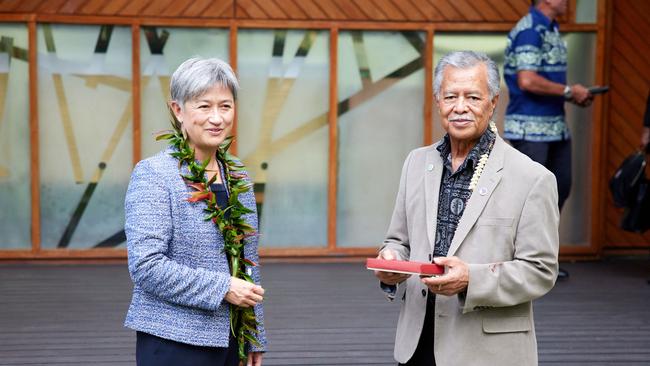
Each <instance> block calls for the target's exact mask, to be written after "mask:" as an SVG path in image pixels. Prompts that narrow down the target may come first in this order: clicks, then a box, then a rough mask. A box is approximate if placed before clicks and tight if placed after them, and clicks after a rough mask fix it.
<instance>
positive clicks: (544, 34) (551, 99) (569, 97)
mask: <svg viewBox="0 0 650 366" xmlns="http://www.w3.org/2000/svg"><path fill="white" fill-rule="evenodd" d="M566 9H567V0H532V6H531V7H530V11H529V12H528V14H526V16H524V17H523V18H521V19H520V20H519V22H518V23H517V24H516V25H515V27H514V28H513V29H512V30H511V31H510V34H509V35H508V40H507V45H506V50H505V62H504V67H503V75H504V79H505V81H506V85H507V86H508V91H509V97H510V101H509V102H508V108H507V110H506V116H505V121H504V127H505V128H504V130H505V131H504V134H503V137H504V138H506V139H507V140H509V141H510V144H511V145H512V146H513V147H515V148H516V149H517V150H519V151H521V152H523V153H524V154H526V155H528V156H529V157H530V158H531V159H533V160H535V161H537V162H538V163H540V164H542V165H544V166H545V167H546V168H548V169H549V170H550V171H551V172H553V174H555V178H556V179H557V186H558V206H559V208H560V210H562V206H563V205H564V202H565V201H566V199H567V198H568V197H569V192H570V191H571V137H570V134H569V128H568V126H567V124H566V121H565V115H564V103H565V102H566V101H568V102H571V103H574V104H576V105H579V106H581V107H586V106H589V105H590V104H591V101H592V100H593V95H591V93H589V90H588V89H587V88H586V87H584V86H583V85H580V84H574V85H568V84H567V78H566V72H567V47H566V43H565V41H564V40H563V39H562V37H561V35H560V31H559V27H558V24H557V21H556V18H557V17H558V16H561V15H562V14H564V13H565V12H566ZM567 276H568V273H567V272H566V271H564V270H562V269H560V277H567Z"/></svg>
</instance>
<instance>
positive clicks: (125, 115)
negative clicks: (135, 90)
mask: <svg viewBox="0 0 650 366" xmlns="http://www.w3.org/2000/svg"><path fill="white" fill-rule="evenodd" d="M132 108H133V98H131V99H129V103H128V104H127V105H126V107H125V108H124V111H123V112H122V116H121V117H120V120H119V121H118V122H117V124H116V125H115V130H113V135H111V138H110V139H109V140H108V145H106V149H104V153H103V154H102V159H101V161H100V164H102V163H104V164H108V162H109V161H110V160H111V157H113V153H115V149H116V148H117V144H119V142H120V139H121V138H122V136H123V135H124V131H126V127H127V126H128V125H129V121H130V120H131V116H132V115H133V113H132ZM103 171H104V169H102V168H100V167H99V166H98V167H97V168H96V169H95V174H93V177H92V179H91V183H97V182H99V180H100V179H101V177H102V173H103Z"/></svg>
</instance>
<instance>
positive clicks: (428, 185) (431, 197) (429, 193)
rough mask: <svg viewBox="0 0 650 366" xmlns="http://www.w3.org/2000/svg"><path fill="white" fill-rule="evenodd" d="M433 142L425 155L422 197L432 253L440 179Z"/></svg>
mask: <svg viewBox="0 0 650 366" xmlns="http://www.w3.org/2000/svg"><path fill="white" fill-rule="evenodd" d="M437 146H438V144H435V145H434V146H433V148H432V149H429V151H428V152H427V155H426V163H425V166H424V169H425V172H424V199H425V209H426V213H427V215H426V223H425V225H426V227H427V236H428V238H429V253H433V247H434V245H435V243H436V221H437V220H436V217H437V216H438V196H439V195H440V179H442V169H443V166H442V160H441V158H440V152H439V151H438V150H437V149H436V147H437Z"/></svg>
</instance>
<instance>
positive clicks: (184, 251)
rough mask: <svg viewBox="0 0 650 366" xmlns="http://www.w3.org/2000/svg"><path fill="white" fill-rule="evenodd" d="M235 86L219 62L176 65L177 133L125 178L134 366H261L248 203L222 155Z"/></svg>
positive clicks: (251, 202)
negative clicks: (133, 331)
mask: <svg viewBox="0 0 650 366" xmlns="http://www.w3.org/2000/svg"><path fill="white" fill-rule="evenodd" d="M238 88H239V85H238V82H237V78H236V77H235V75H234V73H233V71H232V69H231V68H230V66H229V65H228V64H226V63H225V62H223V61H221V60H218V59H199V58H193V59H189V60H187V61H185V62H184V63H183V64H181V65H180V66H179V67H178V69H177V70H176V71H175V72H174V74H173V75H172V79H171V85H170V89H171V98H172V100H171V102H170V104H169V106H170V109H171V111H172V118H173V124H174V131H169V132H170V133H167V134H164V135H161V136H159V139H165V140H168V141H169V143H170V145H171V146H170V147H168V148H167V149H166V150H164V151H162V152H160V153H158V154H157V155H155V156H153V157H151V158H148V159H145V160H143V161H141V162H139V163H138V164H137V165H136V167H135V169H134V171H133V174H132V176H131V181H130V183H129V188H128V191H127V195H126V202H125V208H126V224H125V231H126V236H127V247H128V257H129V272H130V274H131V278H132V279H133V283H134V288H133V299H132V301H131V306H130V307H129V311H128V314H127V316H126V322H125V325H126V326H127V327H129V328H132V329H134V330H136V332H137V343H136V360H137V364H138V365H157V366H160V365H174V366H177V365H192V366H200V365H238V364H239V361H240V359H241V360H242V361H247V365H255V366H258V365H261V364H262V352H263V351H265V346H266V336H265V332H264V326H263V312H262V305H261V301H262V296H263V295H264V289H263V288H262V287H260V286H259V282H260V276H259V271H258V268H257V267H256V264H255V262H256V261H257V259H258V254H257V237H256V236H255V231H256V229H257V216H256V213H255V198H254V196H253V193H252V192H251V190H250V181H249V180H248V177H247V176H246V173H245V171H244V170H242V168H243V166H242V165H241V163H240V162H239V161H238V160H236V158H234V157H233V156H231V155H229V154H228V153H227V152H226V150H227V149H228V146H229V145H230V140H231V138H229V137H228V136H229V134H230V131H231V129H232V125H233V120H234V116H235V101H236V98H237V90H238ZM224 234H225V235H224ZM231 325H232V326H231Z"/></svg>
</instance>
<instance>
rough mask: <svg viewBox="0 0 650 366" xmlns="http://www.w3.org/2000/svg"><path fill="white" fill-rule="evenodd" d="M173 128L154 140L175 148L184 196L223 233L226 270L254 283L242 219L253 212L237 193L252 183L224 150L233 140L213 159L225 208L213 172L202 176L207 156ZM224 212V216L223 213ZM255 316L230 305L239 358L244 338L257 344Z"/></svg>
mask: <svg viewBox="0 0 650 366" xmlns="http://www.w3.org/2000/svg"><path fill="white" fill-rule="evenodd" d="M172 125H173V126H174V130H167V131H162V132H160V133H159V134H158V135H157V136H156V140H157V141H159V140H167V141H168V142H169V144H170V145H171V146H173V147H175V148H176V150H177V151H175V152H173V153H172V154H171V155H172V156H173V157H175V158H176V159H178V166H179V169H180V167H181V166H182V165H183V164H184V163H185V164H187V167H188V171H189V173H188V174H187V175H183V174H181V177H182V178H183V181H184V182H185V184H187V186H188V187H190V188H191V189H192V190H193V192H191V193H190V197H189V198H188V199H187V200H188V201H189V202H200V201H203V202H205V204H206V206H207V207H206V208H205V209H204V211H205V212H206V213H207V215H206V216H205V220H206V221H208V220H210V221H212V222H213V223H214V224H215V226H216V227H217V228H218V230H219V231H220V232H221V233H222V234H223V239H224V252H225V253H226V257H227V259H228V265H229V267H230V273H231V274H232V276H234V277H237V278H239V279H242V280H245V281H248V282H251V283H255V281H253V278H252V277H251V276H250V274H249V273H247V271H246V268H245V266H246V265H249V266H251V267H255V266H257V264H256V263H255V262H253V261H251V260H249V259H246V258H245V257H244V250H243V249H244V245H245V244H246V243H245V241H244V240H245V239H246V238H248V237H251V236H255V235H257V233H256V232H255V228H254V227H252V226H251V225H249V224H248V223H247V222H246V221H245V220H244V215H246V214H249V213H253V212H254V211H252V210H250V209H248V208H246V207H245V206H244V205H243V204H242V203H241V202H240V201H239V195H240V194H242V193H245V192H248V191H249V190H250V189H251V186H252V184H251V183H250V182H248V181H246V179H245V178H246V174H245V173H244V172H243V170H244V165H243V164H242V163H241V162H240V161H239V160H238V159H237V158H236V157H235V156H233V155H231V154H230V153H229V152H228V148H230V145H231V143H232V141H233V136H229V137H227V138H226V139H225V140H224V142H223V143H222V144H221V145H219V148H218V149H217V161H218V162H222V163H223V165H224V166H223V170H224V172H225V174H224V179H223V180H224V181H225V182H224V183H225V184H226V186H227V188H228V191H229V192H230V195H229V197H228V204H227V206H226V207H219V206H218V205H217V197H216V194H214V192H212V191H211V190H210V185H211V184H212V183H214V181H215V180H216V178H217V175H216V174H215V175H214V177H212V178H211V179H210V180H208V179H207V178H206V174H205V173H206V167H207V166H208V163H209V162H210V158H209V157H208V158H207V159H206V160H205V161H204V162H202V163H199V162H197V161H196V160H195V159H194V149H192V148H191V147H190V145H189V144H188V142H187V140H186V139H185V137H184V136H183V133H182V132H181V131H180V129H179V128H178V127H177V126H176V125H175V124H173V123H172ZM226 213H228V215H226ZM257 325H258V322H257V318H256V317H255V310H254V308H253V307H247V308H244V307H240V306H235V305H230V330H231V332H232V334H233V336H234V337H235V338H236V339H237V343H238V346H239V349H238V354H239V358H240V359H241V360H245V359H246V357H247V350H246V341H248V342H250V343H251V344H252V345H255V346H257V347H261V345H260V343H259V342H258V340H257V339H255V337H254V336H253V334H257V333H259V331H258V330H257Z"/></svg>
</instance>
